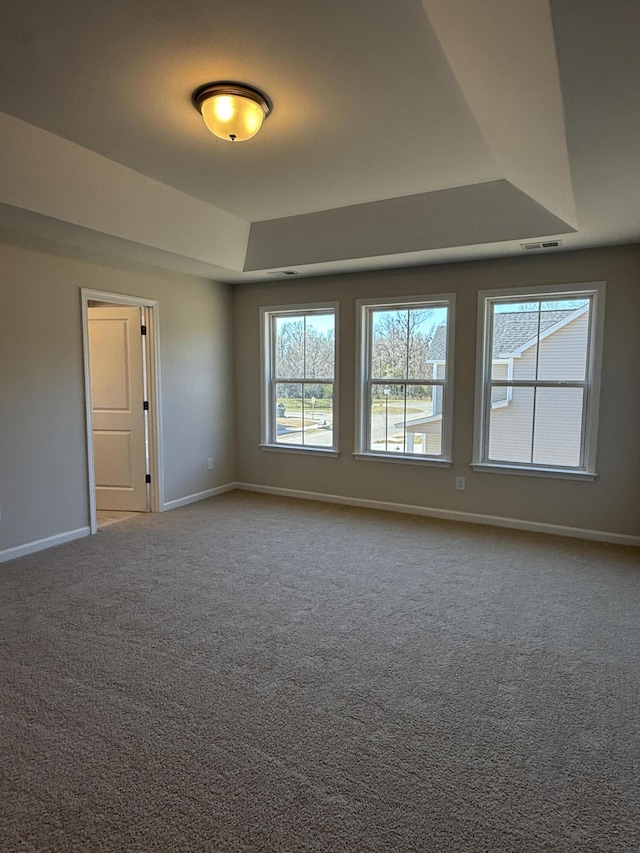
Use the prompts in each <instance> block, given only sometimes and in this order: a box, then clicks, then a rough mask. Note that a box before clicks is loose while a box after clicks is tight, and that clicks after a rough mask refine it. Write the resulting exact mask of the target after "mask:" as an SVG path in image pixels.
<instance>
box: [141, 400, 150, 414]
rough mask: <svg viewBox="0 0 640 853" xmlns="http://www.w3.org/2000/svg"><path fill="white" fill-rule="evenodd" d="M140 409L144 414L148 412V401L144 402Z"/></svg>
mask: <svg viewBox="0 0 640 853" xmlns="http://www.w3.org/2000/svg"><path fill="white" fill-rule="evenodd" d="M142 408H143V409H144V411H145V412H148V411H149V401H148V400H145V401H144V403H143V404H142Z"/></svg>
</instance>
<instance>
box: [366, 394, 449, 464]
mask: <svg viewBox="0 0 640 853" xmlns="http://www.w3.org/2000/svg"><path fill="white" fill-rule="evenodd" d="M434 408H435V409H436V411H434ZM369 418H370V420H369V450H373V451H377V452H379V453H416V454H427V455H430V456H440V455H441V454H442V387H441V386H431V385H372V386H371V398H370V404H369Z"/></svg>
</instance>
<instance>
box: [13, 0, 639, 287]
mask: <svg viewBox="0 0 640 853" xmlns="http://www.w3.org/2000/svg"><path fill="white" fill-rule="evenodd" d="M291 9H292V4H291V3H290V2H289V0H270V2H269V3H257V2H256V0H234V2H233V3H230V2H228V0H184V2H183V3H180V4H171V3H163V4H158V3H154V2H153V0H130V2H128V3H126V4H123V3H87V2H86V0H56V2H55V3H43V2H42V0H4V2H3V3H2V6H1V8H0V57H1V58H2V68H3V71H4V73H3V74H0V237H2V236H3V235H8V236H9V237H11V236H12V235H15V232H16V231H17V232H19V234H20V236H21V239H23V240H24V239H31V240H32V241H33V242H34V243H36V244H37V243H38V242H39V241H41V240H42V238H45V239H48V240H53V241H55V242H56V244H58V245H63V246H64V245H68V246H72V247H74V249H77V248H78V247H79V248H80V249H81V250H83V251H86V252H87V253H89V252H93V253H94V255H93V256H94V257H95V253H100V254H101V255H103V256H104V254H105V253H106V254H107V255H108V256H109V257H112V258H113V257H115V258H117V259H120V260H129V259H130V260H134V261H142V262H144V263H152V264H156V265H158V266H161V267H166V268H169V269H177V270H181V271H183V272H190V273H196V274H199V275H207V276H208V277H211V278H215V279H217V280H220V281H229V282H243V281H269V280H272V279H271V278H270V276H272V275H276V276H277V275H280V276H284V274H285V272H286V271H290V270H293V271H295V272H297V273H298V274H300V275H307V276H309V275H316V274H324V273H331V272H345V271H353V270H369V269H381V268H385V267H399V266H410V265H418V264H425V263H442V262H449V261H456V260H469V259H472V258H487V257H500V256H505V255H516V254H520V255H522V254H523V248H522V245H521V244H522V243H530V242H533V243H538V244H540V243H541V242H550V243H554V238H557V239H561V241H562V245H561V247H560V248H559V251H565V250H572V249H577V248H582V247H588V246H589V247H590V246H601V245H613V244H619V243H625V242H627V243H630V242H637V241H638V240H640V219H639V218H638V216H637V187H638V184H639V182H640V158H639V157H638V155H637V150H638V149H637V140H638V139H639V138H640V111H639V110H637V105H636V103H635V97H636V94H635V93H636V92H637V91H638V90H639V89H640V64H639V63H638V61H637V57H638V51H637V34H638V32H640V4H639V3H638V2H637V0H616V2H615V3H603V2H602V0H539V2H529V3H505V2H504V0H483V2H482V3H478V2H476V0H395V2H393V3H383V2H379V3H372V2H370V0H349V2H348V3H345V2H344V0H323V2H321V3H320V2H316V3H298V4H296V7H295V14H292V12H291ZM576 22H579V26H576ZM594 46H596V47H595V48H594ZM216 80H217V81H220V80H237V81H239V82H244V83H247V84H249V85H253V86H257V87H258V88H260V89H263V90H264V91H265V92H266V94H267V95H268V96H269V97H270V99H271V101H272V102H273V111H272V113H271V115H270V116H269V117H268V119H267V120H266V121H265V123H264V128H263V129H262V130H261V132H260V134H259V135H258V136H257V137H256V138H255V139H252V140H250V141H248V142H246V143H237V144H236V143H234V144H231V143H227V142H222V141H220V140H216V139H215V138H214V137H212V136H211V134H210V133H209V132H208V131H207V130H206V128H205V127H204V124H203V122H202V120H201V118H200V116H199V115H198V113H197V111H196V109H194V107H193V104H192V103H191V96H192V93H193V92H194V90H195V89H196V88H198V87H199V86H200V85H202V84H204V83H208V82H212V81H216ZM45 90H46V96H45V95H43V91H45ZM557 239H556V242H557ZM549 250H551V249H549ZM540 251H547V249H545V248H540Z"/></svg>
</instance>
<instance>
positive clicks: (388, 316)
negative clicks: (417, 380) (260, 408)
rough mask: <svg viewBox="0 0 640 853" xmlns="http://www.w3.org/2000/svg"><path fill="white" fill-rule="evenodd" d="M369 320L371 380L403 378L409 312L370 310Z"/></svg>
mask: <svg viewBox="0 0 640 853" xmlns="http://www.w3.org/2000/svg"><path fill="white" fill-rule="evenodd" d="M370 320H371V378H372V379H406V378H407V341H408V328H409V311H407V310H391V311H386V310H373V311H371V315H370Z"/></svg>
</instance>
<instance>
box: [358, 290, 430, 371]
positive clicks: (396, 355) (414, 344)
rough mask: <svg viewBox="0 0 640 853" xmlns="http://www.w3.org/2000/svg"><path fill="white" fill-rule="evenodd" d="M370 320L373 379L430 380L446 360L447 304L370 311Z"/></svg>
mask: <svg viewBox="0 0 640 853" xmlns="http://www.w3.org/2000/svg"><path fill="white" fill-rule="evenodd" d="M370 321H371V378H372V379H431V378H432V377H433V371H434V362H435V361H436V360H439V361H442V362H444V361H445V359H446V344H447V308H446V307H444V306H442V307H435V308H409V309H391V310H386V309H378V310H372V311H371V314H370ZM441 375H442V377H443V378H444V365H443V366H442V370H441Z"/></svg>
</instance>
